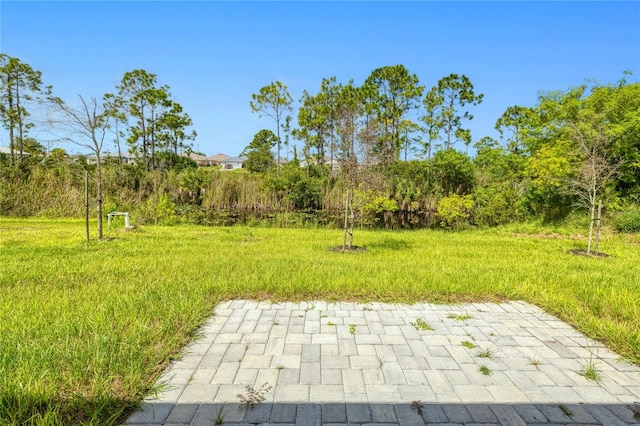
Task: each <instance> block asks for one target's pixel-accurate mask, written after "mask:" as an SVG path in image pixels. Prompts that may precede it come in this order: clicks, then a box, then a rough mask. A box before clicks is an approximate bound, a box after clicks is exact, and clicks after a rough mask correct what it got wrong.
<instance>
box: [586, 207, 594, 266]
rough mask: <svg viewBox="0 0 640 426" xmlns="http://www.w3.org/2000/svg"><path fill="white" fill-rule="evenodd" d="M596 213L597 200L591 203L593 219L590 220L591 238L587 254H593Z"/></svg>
mask: <svg viewBox="0 0 640 426" xmlns="http://www.w3.org/2000/svg"><path fill="white" fill-rule="evenodd" d="M595 215H596V204H595V200H594V202H592V203H591V220H590V221H589V240H588V242H587V254H591V241H592V240H593V221H594V220H595Z"/></svg>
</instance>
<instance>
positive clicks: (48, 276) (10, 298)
mask: <svg viewBox="0 0 640 426" xmlns="http://www.w3.org/2000/svg"><path fill="white" fill-rule="evenodd" d="M93 229H95V225H93V228H92V231H93ZM525 231H527V229H526V227H525V229H524V230H523V229H515V228H499V229H494V230H488V231H465V232H459V233H447V232H437V231H413V232H409V231H397V232H388V231H361V230H358V231H356V234H355V241H354V242H355V243H356V244H357V245H359V246H365V247H366V248H367V251H365V252H357V253H336V252H332V251H331V248H332V247H335V246H338V245H340V244H341V242H342V232H341V231H340V230H324V229H307V230H299V229H298V230H294V229H269V228H249V227H233V228H205V227H196V226H176V227H146V228H143V229H140V230H136V231H131V232H125V231H123V230H121V229H118V230H114V229H112V230H109V231H107V236H108V237H113V239H112V240H105V241H99V242H98V241H93V242H91V243H90V244H89V245H87V244H86V243H85V242H84V240H83V239H84V231H83V223H82V221H76V220H55V221H53V220H45V219H7V218H0V265H1V266H0V336H1V337H2V338H1V339H0V425H1V424H45V425H46V424H61V423H67V424H80V423H85V424H117V423H118V421H121V420H123V418H124V417H123V416H124V415H126V414H127V412H128V410H130V409H131V408H132V407H135V406H136V405H137V404H139V402H140V400H141V398H142V397H143V396H144V395H146V394H148V393H149V392H152V391H154V388H153V385H154V383H155V380H156V379H157V377H158V376H159V374H160V373H161V372H162V370H163V369H164V368H165V367H166V365H167V363H168V362H169V361H170V360H171V359H172V358H174V357H176V356H178V354H179V353H180V349H181V348H182V347H183V346H184V345H185V344H186V343H187V342H188V341H189V340H191V339H193V338H194V337H195V335H194V333H196V331H197V329H198V326H200V325H201V324H202V323H203V322H204V320H205V319H206V318H207V317H208V316H209V315H211V313H212V312H213V308H214V307H215V306H216V304H218V303H219V302H220V301H222V300H226V299H231V298H251V299H259V300H265V299H271V300H274V301H282V300H292V301H311V300H327V301H338V300H350V301H358V302H360V303H366V302H372V301H382V302H395V303H414V302H420V301H428V302H435V303H462V302H468V301H494V302H499V301H504V300H508V299H512V300H525V301H528V302H531V303H534V304H536V305H538V306H541V307H542V308H543V309H544V310H545V311H547V312H549V313H551V314H553V315H557V316H558V317H560V318H561V319H563V320H565V321H567V322H569V323H570V324H572V325H574V326H575V327H576V328H578V329H579V330H581V331H583V332H585V333H586V334H587V335H588V336H589V337H591V338H593V339H596V340H600V341H603V342H605V343H606V344H607V345H608V347H609V348H611V349H612V350H614V351H616V352H618V353H620V354H621V355H623V356H624V357H626V358H627V359H629V360H631V361H633V362H635V363H640V331H639V330H640V317H639V316H638V315H637V300H639V299H640V268H639V267H638V265H640V250H638V246H637V244H638V241H637V239H634V238H630V237H629V236H620V237H615V236H611V235H605V237H604V238H603V240H602V241H601V245H600V247H601V250H602V251H604V252H606V253H608V254H610V255H612V256H611V257H608V258H585V257H580V256H572V255H568V254H567V253H566V252H567V250H569V249H572V248H578V247H583V246H584V239H582V240H576V239H575V238H574V236H573V235H564V234H562V233H560V234H557V233H554V234H553V238H548V235H546V234H540V232H539V229H537V228H536V230H535V232H536V234H535V235H529V234H527V233H526V232H525Z"/></svg>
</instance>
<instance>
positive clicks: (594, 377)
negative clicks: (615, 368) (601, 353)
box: [578, 360, 602, 383]
mask: <svg viewBox="0 0 640 426" xmlns="http://www.w3.org/2000/svg"><path fill="white" fill-rule="evenodd" d="M578 374H579V375H581V376H582V377H584V378H585V379H587V380H591V381H593V382H596V383H600V382H601V381H602V374H600V372H599V371H598V368H597V367H596V363H595V362H594V361H593V360H589V361H588V362H587V363H586V364H585V366H584V368H583V369H582V370H580V371H578Z"/></svg>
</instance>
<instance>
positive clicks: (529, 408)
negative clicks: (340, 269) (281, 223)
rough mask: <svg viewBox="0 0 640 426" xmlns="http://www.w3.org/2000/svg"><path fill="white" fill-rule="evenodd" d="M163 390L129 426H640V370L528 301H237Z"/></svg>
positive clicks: (221, 312)
mask: <svg viewBox="0 0 640 426" xmlns="http://www.w3.org/2000/svg"><path fill="white" fill-rule="evenodd" d="M465 317H467V318H466V319H465ZM422 321H424V324H426V325H425V326H423V327H421V325H420V324H421V322H422ZM427 325H428V326H427ZM428 328H432V329H431V330H430V329H428ZM463 342H466V343H465V344H464V345H463ZM465 345H466V346H465ZM472 345H475V347H474V348H470V346H472ZM483 352H484V355H490V356H489V357H482V356H480V355H483ZM589 363H594V365H595V367H596V371H597V373H598V374H599V375H600V380H599V381H593V380H589V379H587V378H585V377H584V376H583V375H581V374H580V373H581V372H583V371H584V369H585V366H586V365H587V364H589ZM481 366H484V367H486V368H487V369H488V371H487V372H488V374H486V375H485V374H483V373H482V372H481V371H480V367H481ZM161 381H162V382H164V383H166V384H167V387H166V390H164V391H163V392H162V393H161V394H160V395H158V397H157V398H155V399H148V400H146V401H145V403H144V404H143V407H142V409H141V410H140V411H137V412H135V413H134V414H133V415H132V416H130V417H129V419H128V420H127V423H126V424H127V425H142V424H144V425H178V424H180V425H185V424H188V425H212V424H215V423H216V420H222V422H223V424H300V425H320V424H398V425H423V424H468V425H471V424H487V425H495V424H503V425H520V424H521V425H536V424H545V425H549V424H599V425H628V424H640V403H639V402H638V401H640V368H638V367H637V366H635V365H633V364H629V363H627V362H625V361H623V360H621V359H620V357H619V356H618V355H616V354H615V353H612V352H611V351H609V350H608V349H607V348H605V347H604V346H603V345H602V344H600V343H598V342H594V341H592V340H590V339H586V338H585V337H584V336H583V335H582V334H581V333H579V332H577V331H576V330H575V329H574V328H572V327H571V326H570V325H568V324H566V323H564V322H562V321H560V320H558V319H556V318H554V317H552V316H550V315H548V314H546V313H544V312H543V311H541V310H540V309H539V308H537V307H535V306H532V305H529V304H526V303H522V302H510V303H502V304H494V303H474V304H464V305H456V306H450V305H434V304H413V305H392V304H382V303H367V304H357V303H343V302H338V303H327V302H313V303H312V302H303V303H270V302H256V301H245V300H233V301H228V302H225V303H222V304H220V305H219V306H217V307H216V309H215V315H213V316H212V317H211V318H210V319H209V320H208V321H207V322H206V324H205V325H204V327H203V328H202V330H201V338H200V339H199V340H197V341H195V342H193V343H192V344H191V345H189V346H188V347H187V348H185V352H184V356H183V357H182V359H181V360H180V361H177V362H175V363H174V364H173V365H172V366H171V367H170V368H169V369H168V370H167V371H166V372H165V374H164V375H163V376H162V378H161ZM263 385H265V386H270V387H271V389H270V390H269V391H268V392H264V394H263V396H264V398H265V400H264V401H263V402H262V403H259V404H257V405H255V406H254V407H253V408H248V407H247V406H246V405H242V406H241V405H240V398H239V397H238V394H243V395H247V388H246V387H247V386H252V387H253V388H254V389H257V390H259V389H261V387H262V386H263Z"/></svg>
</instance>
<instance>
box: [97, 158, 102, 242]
mask: <svg viewBox="0 0 640 426" xmlns="http://www.w3.org/2000/svg"><path fill="white" fill-rule="evenodd" d="M96 161H97V163H96V192H97V195H98V197H97V209H98V239H99V240H101V239H102V164H100V163H101V161H100V151H98V150H97V151H96Z"/></svg>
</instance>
